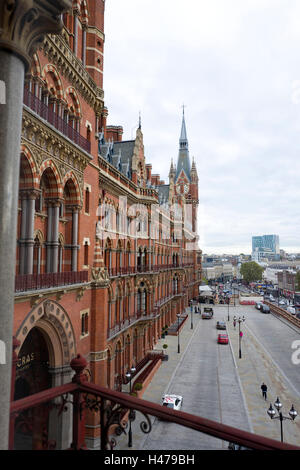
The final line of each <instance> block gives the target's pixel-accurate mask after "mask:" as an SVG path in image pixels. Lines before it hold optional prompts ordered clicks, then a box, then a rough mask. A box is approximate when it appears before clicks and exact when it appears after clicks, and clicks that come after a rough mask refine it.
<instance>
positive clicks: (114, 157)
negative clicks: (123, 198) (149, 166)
mask: <svg viewBox="0 0 300 470" xmlns="http://www.w3.org/2000/svg"><path fill="white" fill-rule="evenodd" d="M134 145H135V140H127V141H126V140H125V141H121V142H106V141H105V140H104V138H103V136H100V138H99V145H98V154H99V155H100V156H101V157H102V158H105V160H107V161H108V162H109V163H110V164H111V165H113V166H114V167H115V168H117V170H119V171H120V172H121V173H123V175H125V176H126V177H127V178H131V169H132V155H133V150H134Z"/></svg>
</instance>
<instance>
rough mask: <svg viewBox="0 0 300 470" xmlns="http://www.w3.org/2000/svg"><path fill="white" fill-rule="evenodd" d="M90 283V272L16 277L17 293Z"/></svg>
mask: <svg viewBox="0 0 300 470" xmlns="http://www.w3.org/2000/svg"><path fill="white" fill-rule="evenodd" d="M84 282H88V271H68V272H62V273H47V274H24V275H18V276H16V277H15V292H16V293H17V292H26V291H33V290H39V289H49V288H51V287H61V286H69V285H72V284H82V283H84Z"/></svg>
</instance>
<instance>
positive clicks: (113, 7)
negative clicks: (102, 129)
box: [104, 0, 300, 254]
mask: <svg viewBox="0 0 300 470" xmlns="http://www.w3.org/2000/svg"><path fill="white" fill-rule="evenodd" d="M105 35H106V39H105V56H104V94H105V104H106V106H107V107H108V110H109V116H108V124H110V125H122V126H123V128H124V134H123V140H130V139H133V138H134V137H135V131H136V128H137V125H138V117H139V112H141V118H142V131H143V135H144V145H145V155H146V161H147V162H148V163H152V172H153V173H160V175H161V178H162V179H165V181H166V182H168V173H169V167H170V161H171V158H173V159H174V162H176V161H177V156H178V147H179V143H178V141H179V135H180V128H181V119H182V104H183V103H184V104H185V105H186V108H185V118H186V125H187V134H188V140H189V150H190V157H191V158H192V157H193V156H194V158H195V161H196V165H197V170H198V176H199V221H198V226H199V227H198V229H199V234H200V248H201V249H202V250H203V253H210V254H211V253H236V254H239V253H241V252H243V253H250V252H251V238H252V236H253V235H264V234H277V235H279V239H280V248H282V249H284V250H286V251H288V252H300V184H299V176H300V2H299V0H288V1H286V0H226V1H225V0H185V1H184V2H183V1H182V0H161V2H153V0H126V1H124V0H107V1H106V14H105Z"/></svg>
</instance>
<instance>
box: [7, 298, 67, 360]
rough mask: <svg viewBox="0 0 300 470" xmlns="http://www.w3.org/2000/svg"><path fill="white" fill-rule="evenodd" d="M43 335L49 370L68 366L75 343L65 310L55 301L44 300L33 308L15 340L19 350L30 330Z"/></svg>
mask: <svg viewBox="0 0 300 470" xmlns="http://www.w3.org/2000/svg"><path fill="white" fill-rule="evenodd" d="M34 327H36V328H38V329H39V330H41V331H42V332H43V334H44V337H45V341H46V342H47V345H48V350H49V363H50V367H51V368H57V367H63V366H69V364H70V362H71V360H72V359H73V357H75V355H76V342H75V335H74V331H73V327H72V324H71V321H70V318H69V316H68V314H67V312H66V311H65V309H64V308H63V307H62V306H61V305H60V304H59V303H58V302H56V301H55V300H49V299H47V300H44V301H42V302H40V303H39V304H38V305H37V306H35V307H34V308H33V309H32V310H31V311H30V312H29V313H28V315H27V316H26V317H25V319H24V321H23V322H22V324H21V325H20V327H19V329H18V331H17V333H16V338H17V339H18V340H19V341H20V347H19V350H17V351H16V352H17V354H18V352H19V351H20V349H21V347H22V344H23V343H24V341H25V339H26V337H27V335H28V334H29V332H30V330H31V329H32V328H34Z"/></svg>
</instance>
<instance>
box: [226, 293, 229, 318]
mask: <svg viewBox="0 0 300 470" xmlns="http://www.w3.org/2000/svg"><path fill="white" fill-rule="evenodd" d="M226 300H227V305H228V321H229V320H230V318H229V303H230V297H229V295H228V297H227V299H226Z"/></svg>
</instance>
